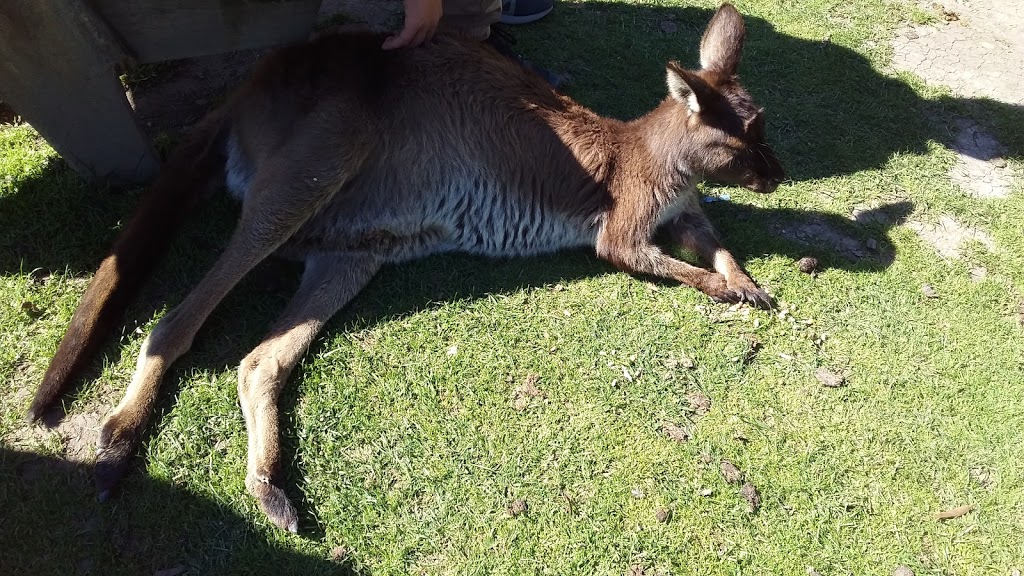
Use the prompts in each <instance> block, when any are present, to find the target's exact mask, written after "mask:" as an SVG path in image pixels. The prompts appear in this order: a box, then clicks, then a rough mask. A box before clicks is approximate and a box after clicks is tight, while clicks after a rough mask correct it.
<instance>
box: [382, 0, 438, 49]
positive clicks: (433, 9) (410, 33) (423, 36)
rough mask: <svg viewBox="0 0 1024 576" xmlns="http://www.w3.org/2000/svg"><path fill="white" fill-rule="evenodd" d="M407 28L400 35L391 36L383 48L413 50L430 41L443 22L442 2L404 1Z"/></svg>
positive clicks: (435, 0) (430, 0)
mask: <svg viewBox="0 0 1024 576" xmlns="http://www.w3.org/2000/svg"><path fill="white" fill-rule="evenodd" d="M403 3H404V5H405V27H404V28H403V29H402V32H401V33H400V34H398V35H393V36H389V37H388V39H387V40H385V41H384V45H383V46H382V48H384V49H385V50H394V49H395V48H404V47H406V46H408V47H410V48H412V47H414V46H419V45H420V44H422V43H424V42H426V41H427V40H430V39H431V38H433V37H434V32H436V31H437V23H438V22H439V21H440V20H441V0H403Z"/></svg>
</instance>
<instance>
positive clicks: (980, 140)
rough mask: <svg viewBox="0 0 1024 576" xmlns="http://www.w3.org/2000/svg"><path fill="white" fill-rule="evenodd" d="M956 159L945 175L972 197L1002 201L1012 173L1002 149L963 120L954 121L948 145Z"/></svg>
mask: <svg viewBox="0 0 1024 576" xmlns="http://www.w3.org/2000/svg"><path fill="white" fill-rule="evenodd" d="M951 147H952V148H953V150H954V151H955V152H956V153H957V155H958V156H959V158H958V159H957V164H956V166H954V167H953V168H952V169H951V170H950V172H949V176H950V178H952V179H953V181H954V182H956V183H957V184H958V185H959V186H960V187H961V188H962V189H963V190H964V191H966V192H967V193H968V194H970V195H971V196H974V197H976V198H1005V197H1006V196H1008V195H1009V194H1010V190H1011V189H1012V188H1013V182H1014V177H1015V174H1014V171H1013V168H1012V167H1011V166H1010V165H1009V164H1007V162H1006V160H1005V159H1004V158H1002V154H1003V149H1002V146H1000V144H999V142H998V141H997V140H996V139H995V137H993V136H992V135H991V134H989V133H987V132H985V131H984V130H983V129H982V128H981V127H980V126H978V125H977V124H976V123H975V122H973V121H972V120H970V119H967V118H958V119H957V120H956V137H955V139H954V140H953V143H952V145H951Z"/></svg>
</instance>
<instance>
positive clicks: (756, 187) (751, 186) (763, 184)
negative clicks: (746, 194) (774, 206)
mask: <svg viewBox="0 0 1024 576" xmlns="http://www.w3.org/2000/svg"><path fill="white" fill-rule="evenodd" d="M781 183H782V180H775V179H773V178H754V179H752V180H750V181H748V182H746V183H744V185H743V186H744V187H745V188H747V189H748V190H753V191H754V192H758V193H760V194H771V193H772V192H775V189H776V188H778V187H779V184H781Z"/></svg>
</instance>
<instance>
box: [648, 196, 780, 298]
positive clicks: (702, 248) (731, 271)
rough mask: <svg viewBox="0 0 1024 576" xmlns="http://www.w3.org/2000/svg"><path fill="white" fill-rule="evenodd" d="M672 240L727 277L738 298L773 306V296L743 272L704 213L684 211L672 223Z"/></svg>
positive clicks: (727, 282)
mask: <svg viewBox="0 0 1024 576" xmlns="http://www.w3.org/2000/svg"><path fill="white" fill-rule="evenodd" d="M668 232H669V234H670V235H671V236H672V240H673V241H674V242H675V243H677V244H679V245H681V246H683V247H684V248H686V249H688V250H692V251H693V252H696V253H697V254H698V255H699V256H700V257H701V258H702V259H703V260H705V261H706V262H707V263H709V264H711V265H712V266H714V267H715V270H716V271H717V272H718V273H720V274H721V275H723V276H725V281H726V286H727V287H728V289H729V290H730V291H732V292H733V293H734V294H736V298H735V299H737V300H740V301H743V302H749V303H751V304H754V305H756V306H762V307H767V306H771V304H772V298H771V296H769V295H768V293H767V292H765V291H764V290H763V289H761V288H759V287H758V286H757V284H755V283H754V281H753V280H752V279H751V278H750V276H748V275H747V273H746V272H744V271H743V268H741V267H740V265H739V263H737V262H736V259H735V258H733V256H732V254H730V253H729V251H728V250H726V249H725V246H722V243H721V242H720V241H719V239H718V235H717V234H715V229H714V227H712V226H711V222H710V221H709V220H708V218H707V216H705V215H704V213H703V212H684V213H682V214H680V215H679V216H677V217H676V218H675V220H673V221H672V222H670V223H669V224H668Z"/></svg>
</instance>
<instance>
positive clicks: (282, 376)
mask: <svg viewBox="0 0 1024 576" xmlns="http://www.w3.org/2000/svg"><path fill="white" fill-rule="evenodd" d="M379 269H380V262H379V260H378V259H377V258H376V257H374V256H372V255H364V254H318V255H314V256H312V257H310V258H308V259H307V260H306V270H305V272H304V273H303V276H302V282H301V284H300V285H299V289H298V291H297V292H296V293H295V296H294V297H293V298H292V300H291V302H290V303H289V304H288V308H287V309H286V310H285V312H284V314H283V315H282V316H281V318H280V319H279V320H278V321H277V323H276V324H275V326H274V327H273V328H272V329H271V331H270V333H269V334H268V335H267V337H266V338H265V339H264V340H263V342H262V343H261V344H260V345H259V346H257V347H256V349H255V350H253V351H252V352H251V353H249V355H248V356H246V357H245V360H243V361H242V364H241V366H239V369H238V399H239V402H240V404H241V406H242V414H244V416H245V426H246V429H247V430H248V433H249V462H248V467H247V468H248V470H247V473H246V476H245V486H246V488H247V489H248V490H249V493H251V494H252V495H253V496H254V497H255V498H256V499H257V501H259V505H260V509H262V510H263V512H264V513H265V514H266V515H267V517H269V518H270V520H271V521H272V522H273V523H274V524H276V525H277V526H278V527H280V528H282V529H284V530H288V531H290V532H297V531H298V516H297V514H296V512H295V508H294V507H293V506H292V504H291V502H289V501H288V498H287V496H285V494H284V491H283V490H282V489H281V478H280V473H281V454H280V449H279V442H278V418H277V399H278V396H279V394H280V392H281V388H282V387H283V386H284V383H285V381H286V380H287V379H288V374H289V373H290V372H291V371H292V369H293V368H294V367H295V365H296V364H297V363H298V362H299V359H300V358H301V357H302V355H303V354H304V353H305V352H306V350H307V349H308V348H309V345H310V343H311V342H312V341H313V338H315V337H316V335H317V334H318V333H319V332H320V330H321V329H322V328H323V326H324V324H326V323H327V321H328V320H329V319H330V318H331V317H332V316H334V314H335V313H336V312H337V311H338V310H340V309H341V308H342V307H343V306H345V304H347V303H348V302H349V301H350V300H352V298H353V297H355V295H356V294H358V293H359V291H360V290H362V289H363V287H364V286H366V284H367V283H368V282H369V281H370V279H371V278H373V276H374V274H376V273H377V270H379Z"/></svg>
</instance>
